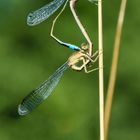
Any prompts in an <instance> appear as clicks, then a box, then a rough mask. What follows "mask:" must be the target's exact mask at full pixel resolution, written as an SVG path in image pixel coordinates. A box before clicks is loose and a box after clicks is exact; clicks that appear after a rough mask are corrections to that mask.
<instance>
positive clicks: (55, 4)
mask: <svg viewBox="0 0 140 140" xmlns="http://www.w3.org/2000/svg"><path fill="white" fill-rule="evenodd" d="M65 1H66V0H53V1H52V2H50V3H49V4H47V5H45V6H43V7H42V8H40V9H38V10H36V11H34V12H31V13H29V15H28V16H27V24H28V25H30V26H34V25H37V24H39V23H41V22H42V21H44V20H46V19H47V18H48V17H50V16H51V15H52V14H53V13H54V12H55V11H56V10H57V9H58V8H59V7H60V6H61V5H62V4H63V3H64V2H65Z"/></svg>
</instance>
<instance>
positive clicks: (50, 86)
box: [18, 62, 69, 115]
mask: <svg viewBox="0 0 140 140" xmlns="http://www.w3.org/2000/svg"><path fill="white" fill-rule="evenodd" d="M68 67H69V66H68V62H66V63H64V64H63V65H62V66H61V67H59V68H58V69H57V70H56V71H55V72H54V74H53V75H51V76H50V77H49V78H48V80H46V81H45V82H43V83H42V84H41V85H40V86H39V87H38V88H36V89H35V90H33V91H32V92H31V93H30V94H29V95H27V96H26V97H25V98H24V99H23V101H22V102H21V104H20V105H19V107H18V113H19V115H26V114H28V113H29V112H31V111H32V110H33V109H34V108H36V107H37V106H38V105H40V104H41V103H42V102H43V101H44V100H45V99H46V98H47V97H48V96H49V95H50V94H51V93H52V91H53V90H54V88H55V87H56V86H57V84H58V82H59V80H60V78H61V76H62V75H63V73H64V71H65V70H66V69H67V68H68Z"/></svg>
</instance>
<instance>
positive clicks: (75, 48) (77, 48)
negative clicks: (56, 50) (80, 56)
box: [62, 42, 81, 51]
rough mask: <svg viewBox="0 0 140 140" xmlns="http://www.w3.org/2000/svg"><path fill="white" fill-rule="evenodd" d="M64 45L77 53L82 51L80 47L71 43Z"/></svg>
mask: <svg viewBox="0 0 140 140" xmlns="http://www.w3.org/2000/svg"><path fill="white" fill-rule="evenodd" d="M62 45H64V46H66V47H68V48H70V49H72V50H75V51H80V50H81V49H80V48H79V47H78V46H76V45H73V44H70V43H65V42H63V43H62Z"/></svg>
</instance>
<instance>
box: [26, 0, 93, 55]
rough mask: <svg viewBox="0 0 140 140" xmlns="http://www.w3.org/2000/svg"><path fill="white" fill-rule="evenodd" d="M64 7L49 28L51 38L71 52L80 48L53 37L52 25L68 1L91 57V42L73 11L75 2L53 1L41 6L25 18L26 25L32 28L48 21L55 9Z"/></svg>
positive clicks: (71, 0) (75, 0) (74, 0)
mask: <svg viewBox="0 0 140 140" xmlns="http://www.w3.org/2000/svg"><path fill="white" fill-rule="evenodd" d="M65 1H66V3H65V5H64V7H63V8H62V10H61V11H60V13H59V14H58V15H57V16H56V18H55V19H54V21H53V25H52V28H51V36H52V37H53V38H54V39H55V40H56V41H57V42H58V43H59V44H61V45H63V46H66V47H68V48H70V49H73V50H76V51H79V50H80V48H79V47H78V46H76V45H73V44H70V43H65V42H63V41H61V40H59V39H58V38H57V37H55V36H54V35H53V28H54V25H55V22H56V20H57V19H58V17H59V16H60V15H61V13H62V12H63V11H64V9H65V7H66V5H67V3H68V1H70V9H71V11H72V14H73V16H74V19H75V21H76V23H77V25H78V26H79V28H80V30H81V32H82V34H83V35H84V37H85V38H86V40H87V42H88V44H89V46H90V49H89V54H90V55H91V54H92V47H93V46H92V41H91V39H90V37H89V35H88V33H87V32H86V30H85V28H84V26H83V25H82V23H81V21H80V19H79V17H78V16H77V13H76V10H75V5H76V2H77V0H53V1H52V2H50V3H49V4H47V5H45V6H43V7H42V8H40V9H38V10H36V11H34V12H31V13H29V15H28V16H27V24H28V25H29V26H34V25H37V24H39V23H41V22H43V21H44V20H46V19H48V18H49V17H50V16H51V15H52V14H53V13H54V12H55V11H57V9H58V8H59V7H60V6H61V5H62V4H63V3H64V2H65Z"/></svg>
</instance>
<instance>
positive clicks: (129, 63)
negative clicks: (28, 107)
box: [0, 0, 140, 140]
mask: <svg viewBox="0 0 140 140" xmlns="http://www.w3.org/2000/svg"><path fill="white" fill-rule="evenodd" d="M48 2H49V1H48V0H30V1H28V0H24V1H21V0H0V140H16V139H18V140H28V139H30V140H45V139H46V140H47V139H48V140H93V139H96V140H97V139H99V107H98V71H96V72H93V73H90V74H85V73H84V72H75V71H73V70H67V71H66V72H65V74H64V76H63V77H62V79H61V81H60V83H59V85H58V86H57V88H56V89H55V91H54V92H53V94H52V95H51V96H50V97H49V98H48V99H47V101H46V102H44V103H43V104H42V105H40V106H39V107H38V108H37V109H36V110H34V111H33V112H32V113H30V114H29V115H27V116H24V117H19V116H18V114H17V107H18V104H19V103H20V102H21V100H22V99H23V98H24V97H25V96H26V95H27V94H28V93H29V92H30V91H31V90H32V89H33V88H35V87H36V86H38V85H39V84H40V83H41V82H42V81H44V80H46V79H47V78H48V77H49V75H51V74H52V73H53V72H54V71H55V70H56V69H57V68H58V67H59V66H60V65H62V64H63V63H64V62H65V61H66V60H67V58H68V57H69V55H70V54H72V53H73V51H72V50H70V49H67V48H64V47H61V46H60V45H58V44H57V43H56V42H55V41H54V40H53V39H52V38H51V37H50V36H49V33H50V27H51V24H52V20H53V19H54V17H55V16H56V13H55V14H54V15H53V16H52V17H50V18H49V19H48V20H47V21H45V22H43V23H42V24H40V25H38V26H35V27H29V26H27V24H26V17H27V15H28V13H29V12H31V11H32V10H35V9H38V8H39V7H41V6H42V5H44V4H46V3H48ZM120 2H121V1H120V0H116V1H111V0H107V1H105V0H103V16H104V18H103V27H104V70H105V75H104V77H105V92H106V89H107V85H108V77H109V70H110V64H111V57H112V51H113V42H114V35H115V27H116V22H117V16H118V11H119V6H120ZM139 5H140V1H138V0H137V1H135V2H134V1H128V4H127V9H126V17H125V22H124V28H123V35H122V43H121V51H120V58H119V66H118V75H117V83H116V89H115V97H114V103H113V111H112V117H111V124H110V133H109V139H110V140H118V139H119V140H126V139H127V140H132V139H135V140H139V139H140V109H139V107H140V101H139V100H140V94H139V93H140V75H139V72H140V65H139V59H138V58H139V52H140V48H139V47H138V44H139V43H140V39H139V26H140V18H139V11H138V9H139ZM77 12H78V14H79V17H80V19H81V20H82V23H83V24H84V25H85V27H86V29H87V31H88V32H89V34H90V36H91V38H92V40H93V42H94V46H95V50H97V45H98V41H97V39H98V34H97V28H98V26H97V6H95V5H94V4H91V3H90V2H88V1H87V0H79V2H78V3H77ZM55 34H56V35H57V36H58V37H59V38H61V39H62V40H64V41H66V42H70V43H73V44H76V45H80V44H81V43H82V42H85V38H84V37H83V36H82V34H81V32H80V30H79V28H78V27H77V25H76V24H75V21H74V19H73V17H72V14H71V12H70V9H69V6H67V8H66V10H65V13H63V15H62V16H61V17H60V19H59V21H58V22H57V25H56V28H55Z"/></svg>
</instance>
